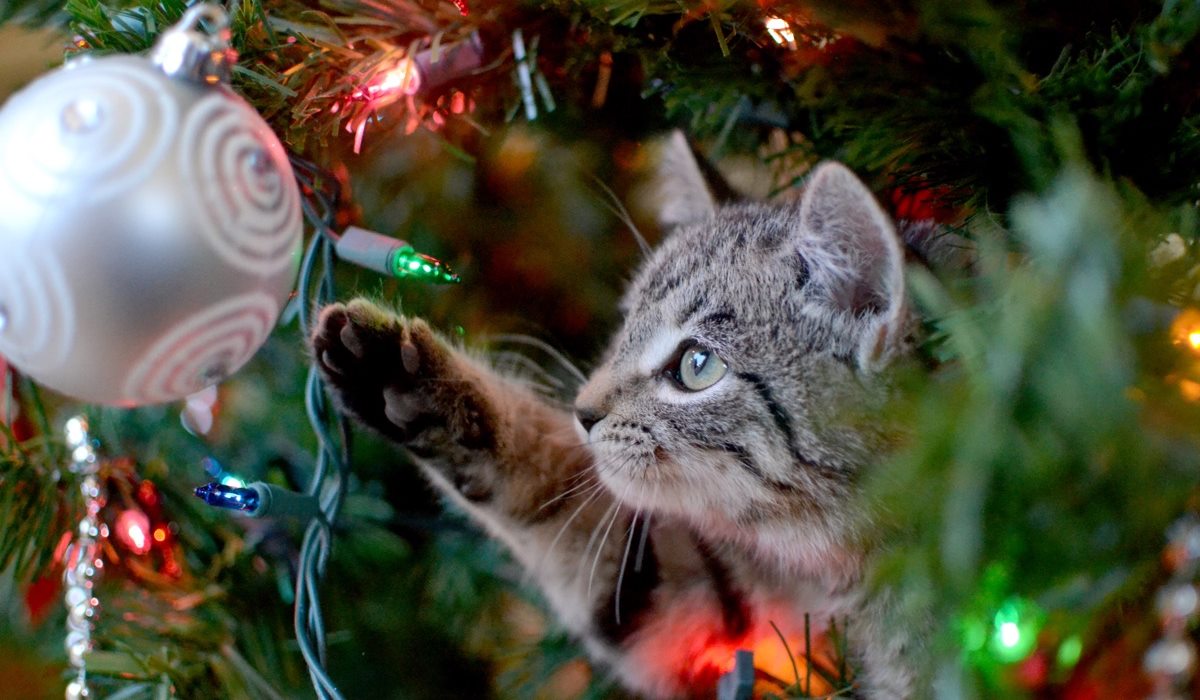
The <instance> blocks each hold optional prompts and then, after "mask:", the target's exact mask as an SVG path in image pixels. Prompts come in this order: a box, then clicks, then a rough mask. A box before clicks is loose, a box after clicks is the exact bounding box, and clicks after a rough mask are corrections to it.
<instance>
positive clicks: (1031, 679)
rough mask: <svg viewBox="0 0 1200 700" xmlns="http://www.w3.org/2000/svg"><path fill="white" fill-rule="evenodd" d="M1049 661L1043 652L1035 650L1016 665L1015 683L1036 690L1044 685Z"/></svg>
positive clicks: (1047, 674)
mask: <svg viewBox="0 0 1200 700" xmlns="http://www.w3.org/2000/svg"><path fill="white" fill-rule="evenodd" d="M1049 675H1050V661H1049V660H1048V659H1047V658H1046V654H1045V652H1042V651H1037V652H1034V653H1033V654H1031V655H1030V656H1029V658H1027V659H1025V660H1024V661H1022V662H1021V664H1020V665H1019V666H1017V683H1018V684H1019V685H1020V686H1021V687H1022V688H1025V689H1026V690H1038V689H1040V688H1042V687H1043V686H1045V685H1046V679H1047V677H1048V676H1049Z"/></svg>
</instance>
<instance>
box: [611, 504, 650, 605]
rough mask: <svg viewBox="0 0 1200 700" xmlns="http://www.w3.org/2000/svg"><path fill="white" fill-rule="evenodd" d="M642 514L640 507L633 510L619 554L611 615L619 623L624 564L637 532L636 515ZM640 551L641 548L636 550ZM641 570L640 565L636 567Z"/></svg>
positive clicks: (644, 538) (643, 537) (644, 542)
mask: <svg viewBox="0 0 1200 700" xmlns="http://www.w3.org/2000/svg"><path fill="white" fill-rule="evenodd" d="M641 514H642V509H641V508H638V509H637V510H635V511H634V512H633V518H632V519H630V521H629V537H628V538H627V539H626V540H625V553H624V554H622V555H621V570H620V571H618V572H617V590H616V592H615V593H614V594H613V616H614V617H616V619H617V624H618V625H619V624H621V584H623V583H624V582H625V564H626V563H627V562H628V561H629V550H630V548H632V547H633V533H635V532H637V520H638V516H639V515H641ZM645 544H646V537H645V534H644V531H643V535H642V546H643V547H644V546H645ZM638 553H639V554H640V553H641V550H640V549H639V550H638ZM638 570H639V571H640V570H641V567H638Z"/></svg>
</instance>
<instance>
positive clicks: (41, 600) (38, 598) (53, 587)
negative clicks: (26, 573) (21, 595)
mask: <svg viewBox="0 0 1200 700" xmlns="http://www.w3.org/2000/svg"><path fill="white" fill-rule="evenodd" d="M61 591H62V577H61V576H54V575H50V576H42V577H41V578H38V579H34V580H33V582H32V583H30V584H29V585H28V586H26V587H25V609H26V610H28V611H29V621H30V622H32V623H33V626H34V627H38V626H40V625H41V624H42V623H43V622H45V621H46V618H47V617H49V616H50V613H52V612H54V611H56V610H58V601H59V599H60V597H61Z"/></svg>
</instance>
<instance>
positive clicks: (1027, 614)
mask: <svg viewBox="0 0 1200 700" xmlns="http://www.w3.org/2000/svg"><path fill="white" fill-rule="evenodd" d="M1040 617H1041V615H1040V613H1039V611H1038V610H1037V608H1036V607H1035V606H1034V605H1033V604H1032V603H1030V602H1028V601H1026V600H1023V599H1021V598H1009V599H1008V600H1006V601H1004V603H1003V604H1001V606H1000V608H999V609H998V610H996V616H995V617H994V618H993V620H992V636H991V639H990V640H989V641H990V643H989V645H988V646H989V647H990V649H991V651H992V654H993V655H994V656H995V657H996V658H997V659H998V660H999V661H1000V662H1001V663H1012V662H1014V661H1020V660H1021V659H1024V658H1025V657H1027V656H1029V655H1030V654H1031V653H1032V652H1033V650H1034V649H1035V648H1036V647H1037V636H1038V627H1039V622H1040Z"/></svg>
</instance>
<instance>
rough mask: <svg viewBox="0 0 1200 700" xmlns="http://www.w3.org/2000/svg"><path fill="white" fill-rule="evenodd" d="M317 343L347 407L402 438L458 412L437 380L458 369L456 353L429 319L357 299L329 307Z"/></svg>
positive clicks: (321, 362) (329, 379)
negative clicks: (452, 355)
mask: <svg viewBox="0 0 1200 700" xmlns="http://www.w3.org/2000/svg"><path fill="white" fill-rule="evenodd" d="M310 343H311V345H312V352H313V357H314V359H315V360H316V362H317V366H318V367H320V369H321V372H322V374H323V375H324V378H325V382H326V385H327V386H328V387H329V389H330V393H331V394H332V395H333V397H334V399H335V400H336V401H337V403H338V404H339V406H340V407H341V409H342V410H343V411H345V412H346V413H348V414H350V415H352V416H354V417H355V418H357V419H358V420H360V421H362V422H363V423H365V424H367V425H368V426H370V427H372V428H375V429H376V430H378V431H379V432H381V433H383V434H384V435H387V436H388V437H390V438H392V439H394V440H397V441H400V442H408V441H410V440H411V439H412V438H413V437H414V436H415V435H416V434H417V433H419V432H421V430H422V429H423V428H424V427H426V426H428V425H432V424H439V423H441V424H444V423H445V422H446V418H448V417H449V416H450V415H452V414H454V413H456V412H457V411H456V407H455V406H453V405H449V406H448V405H445V404H446V403H447V402H450V403H454V402H455V399H454V398H453V397H452V396H447V395H445V392H444V391H440V390H439V387H438V385H439V384H441V383H444V382H439V381H437V380H440V379H445V378H446V377H445V376H444V375H445V374H446V373H447V371H448V370H450V369H451V368H452V363H451V362H450V358H449V355H450V352H451V351H450V350H449V348H447V347H446V346H445V345H444V344H442V342H441V341H439V340H438V339H437V337H436V336H435V335H434V334H433V331H432V330H431V329H430V328H429V326H428V325H426V324H425V322H424V321H421V320H419V319H407V318H404V317H402V316H397V315H396V314H393V313H391V312H388V311H385V310H383V309H380V308H379V307H377V306H375V305H374V304H372V303H370V302H368V301H366V300H364V299H355V300H354V301H351V302H350V303H349V304H331V305H329V306H327V307H325V308H324V309H322V310H321V315H320V318H319V320H318V322H317V325H316V329H315V330H314V331H313V335H312V338H311V339H310Z"/></svg>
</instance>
